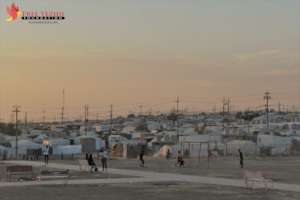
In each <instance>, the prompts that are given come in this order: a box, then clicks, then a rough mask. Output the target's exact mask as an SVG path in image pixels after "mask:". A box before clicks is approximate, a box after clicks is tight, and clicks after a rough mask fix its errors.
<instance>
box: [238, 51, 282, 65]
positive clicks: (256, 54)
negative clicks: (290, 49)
mask: <svg viewBox="0 0 300 200" xmlns="http://www.w3.org/2000/svg"><path fill="white" fill-rule="evenodd" d="M279 53H280V51H279V50H278V49H266V50H261V51H257V52H253V53H245V54H238V55H234V58H235V60H238V61H241V62H244V61H249V60H255V59H258V58H261V57H264V56H274V55H278V54H279Z"/></svg>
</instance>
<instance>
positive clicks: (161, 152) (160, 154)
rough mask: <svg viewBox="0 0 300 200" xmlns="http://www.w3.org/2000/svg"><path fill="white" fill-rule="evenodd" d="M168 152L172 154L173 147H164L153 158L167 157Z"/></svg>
mask: <svg viewBox="0 0 300 200" xmlns="http://www.w3.org/2000/svg"><path fill="white" fill-rule="evenodd" d="M168 150H169V151H170V153H172V147H171V146H170V145H164V146H163V147H161V148H160V150H159V151H158V152H157V153H156V154H154V155H153V157H166V155H167V152H168Z"/></svg>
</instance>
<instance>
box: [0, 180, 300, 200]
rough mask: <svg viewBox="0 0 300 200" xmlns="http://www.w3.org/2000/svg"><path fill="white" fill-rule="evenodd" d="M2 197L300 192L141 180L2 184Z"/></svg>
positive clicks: (111, 199)
mask: <svg viewBox="0 0 300 200" xmlns="http://www.w3.org/2000/svg"><path fill="white" fill-rule="evenodd" d="M0 199H1V200H23V199H26V200H29V199H30V200H41V199H43V200H58V199H62V200H82V199H88V200H96V199H97V200H99V199H105V200H129V199H138V200H140V199H143V200H153V199H156V200H162V199H172V200H182V199H189V200H196V199H197V200H199V199H203V200H232V199H235V200H253V199H255V200H257V199H261V200H297V199H300V193H293V192H281V191H265V190H247V189H243V188H233V187H224V186H213V185H202V184H188V183H176V182H172V183H138V184H109V185H108V184H105V185H104V184H103V185H102V184H101V185H68V186H31V187H7V188H0Z"/></svg>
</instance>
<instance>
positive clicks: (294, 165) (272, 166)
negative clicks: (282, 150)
mask: <svg viewBox="0 0 300 200" xmlns="http://www.w3.org/2000/svg"><path fill="white" fill-rule="evenodd" d="M145 161H146V165H145V167H143V168H142V167H139V161H138V159H126V160H124V159H112V160H109V162H108V166H109V167H111V168H119V169H134V170H146V171H156V172H168V173H175V174H177V173H178V174H189V175H199V176H209V177H220V178H238V179H240V178H242V176H243V173H242V172H243V170H241V169H240V167H239V160H237V159H236V158H232V157H226V158H224V157H223V158H217V159H212V160H211V161H210V163H209V168H208V162H207V160H206V159H204V158H203V159H201V160H200V161H199V160H198V159H186V160H185V162H186V165H185V168H178V167H175V166H174V164H175V160H174V159H172V160H169V161H167V160H166V159H164V158H157V159H154V158H150V157H149V158H147V157H146V158H145ZM51 162H57V163H69V164H77V161H76V160H55V161H51ZM244 162H245V164H244V165H245V167H244V169H247V170H251V171H261V172H263V174H264V175H265V176H266V177H269V178H272V179H273V180H274V181H275V182H282V183H293V184H300V157H272V158H270V157H269V158H246V159H245V161H244Z"/></svg>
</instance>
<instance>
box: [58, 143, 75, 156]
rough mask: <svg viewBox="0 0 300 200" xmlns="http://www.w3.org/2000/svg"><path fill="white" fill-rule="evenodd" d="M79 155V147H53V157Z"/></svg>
mask: <svg viewBox="0 0 300 200" xmlns="http://www.w3.org/2000/svg"><path fill="white" fill-rule="evenodd" d="M62 154H63V155H72V154H73V155H75V154H81V145H58V146H55V147H53V155H62Z"/></svg>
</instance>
